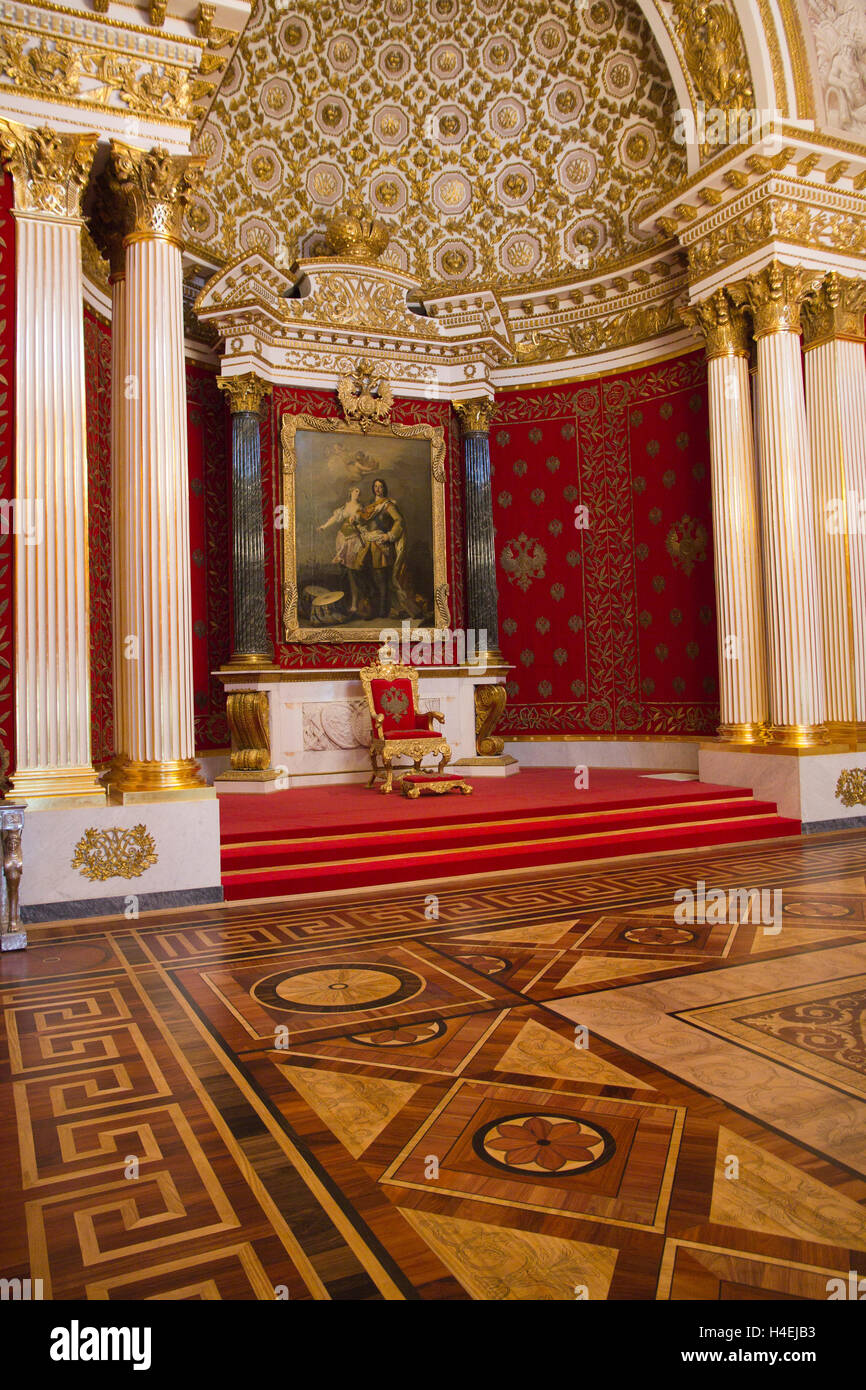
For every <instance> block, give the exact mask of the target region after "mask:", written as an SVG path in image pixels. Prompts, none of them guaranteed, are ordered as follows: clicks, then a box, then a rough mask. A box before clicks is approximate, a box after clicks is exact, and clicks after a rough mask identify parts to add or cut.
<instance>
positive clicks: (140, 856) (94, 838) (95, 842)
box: [71, 825, 158, 882]
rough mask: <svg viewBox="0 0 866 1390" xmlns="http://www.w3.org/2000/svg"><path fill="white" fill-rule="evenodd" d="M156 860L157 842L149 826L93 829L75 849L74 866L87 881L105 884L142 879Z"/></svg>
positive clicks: (85, 833)
mask: <svg viewBox="0 0 866 1390" xmlns="http://www.w3.org/2000/svg"><path fill="white" fill-rule="evenodd" d="M157 860H158V855H157V852H156V843H155V841H154V839H153V836H152V835H151V834H150V833H149V832H148V829H147V826H146V825H134V826H132V828H131V829H129V830H124V829H121V828H120V827H112V828H110V829H107V830H97V829H96V827H95V826H91V827H90V829H88V830H85V832H84V834H83V835H82V837H81V839H80V840H79V841H78V844H77V845H76V846H75V854H74V856H73V859H72V865H71V867H72V868H73V869H78V871H79V873H81V874H83V875H84V877H85V878H89V879H93V880H94V881H98V882H104V881H105V880H106V879H107V878H140V877H141V875H142V874H143V873H144V871H145V869H149V868H151V866H152V865H153V864H156V862H157Z"/></svg>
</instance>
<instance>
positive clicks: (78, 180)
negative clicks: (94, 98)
mask: <svg viewBox="0 0 866 1390" xmlns="http://www.w3.org/2000/svg"><path fill="white" fill-rule="evenodd" d="M98 140H99V136H98V135H68V134H59V133H58V132H57V131H56V130H50V129H49V127H48V126H40V127H39V128H38V129H35V130H34V129H32V128H31V127H30V126H24V125H19V124H18V122H17V121H0V153H2V158H3V161H4V163H5V165H6V167H7V169H8V170H9V172H10V174H11V175H12V182H13V184H14V187H15V208H16V211H18V212H43V213H48V214H50V215H53V216H54V217H79V216H80V215H81V193H82V190H83V188H84V186H85V184H86V183H87V180H88V178H89V177H90V166H91V164H92V163H93V155H94V152H95V150H96V145H97V142H98Z"/></svg>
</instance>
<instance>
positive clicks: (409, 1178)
mask: <svg viewBox="0 0 866 1390" xmlns="http://www.w3.org/2000/svg"><path fill="white" fill-rule="evenodd" d="M682 1124H683V1112H682V1111H680V1110H679V1109H677V1108H676V1107H674V1106H668V1105H653V1104H648V1103H646V1102H636V1101H631V1100H613V1099H608V1098H606V1097H600V1096H579V1095H577V1096H576V1095H569V1094H567V1093H565V1092H563V1091H547V1090H536V1089H531V1088H529V1087H521V1086H507V1085H502V1086H496V1085H489V1084H484V1083H481V1082H473V1081H464V1082H458V1083H457V1084H456V1085H455V1086H454V1087H452V1089H451V1090H450V1091H449V1093H448V1094H447V1096H446V1097H445V1099H444V1101H443V1102H442V1104H441V1105H440V1106H439V1107H438V1109H437V1110H436V1112H435V1113H434V1116H433V1119H432V1122H431V1123H429V1124H427V1125H425V1126H423V1127H422V1129H421V1130H420V1131H419V1132H418V1133H417V1134H416V1135H414V1136H413V1138H412V1139H411V1140H410V1142H409V1143H408V1144H407V1145H406V1146H405V1148H404V1149H403V1151H402V1153H400V1154H399V1155H398V1156H397V1157H396V1158H395V1159H394V1160H393V1162H392V1163H391V1164H390V1165H389V1167H388V1168H387V1170H386V1171H385V1172H384V1173H383V1174H382V1176H381V1179H380V1181H382V1182H383V1183H386V1184H390V1185H395V1186H399V1187H409V1188H418V1189H419V1190H421V1191H425V1192H428V1193H429V1192H435V1194H436V1195H437V1196H442V1195H445V1194H448V1195H450V1196H454V1197H471V1198H472V1199H473V1200H474V1201H479V1202H490V1203H494V1204H505V1205H508V1206H515V1207H519V1208H523V1209H526V1210H537V1211H549V1212H558V1213H559V1214H560V1215H572V1216H590V1217H593V1218H594V1219H595V1220H597V1221H604V1222H614V1223H616V1224H622V1225H628V1226H639V1227H648V1228H650V1229H657V1230H661V1229H663V1226H664V1218H665V1213H666V1211H667V1203H668V1199H669V1196H670V1187H671V1181H672V1177H673V1170H674V1167H675V1165H676V1157H677V1152H678V1147H679V1139H680V1134H681V1131H682ZM431 1157H435V1158H436V1159H437V1160H438V1177H437V1178H436V1180H435V1181H433V1182H431V1181H430V1179H429V1177H428V1173H429V1160H430V1158H431Z"/></svg>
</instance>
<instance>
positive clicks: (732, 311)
mask: <svg viewBox="0 0 866 1390" xmlns="http://www.w3.org/2000/svg"><path fill="white" fill-rule="evenodd" d="M737 298H739V296H737ZM679 312H680V318H681V319H682V321H683V323H685V324H687V325H688V327H689V328H693V329H694V330H695V332H696V333H699V334H700V336H701V337H702V338H703V340H704V345H705V347H706V351H707V361H708V362H709V361H711V360H712V358H714V357H748V355H749V325H748V323H747V321H746V316H745V314H744V313H743V309H742V306H741V304H740V303H738V302H735V298H734V297H733V296H732V295H731V294H730V293H729V292H728V290H726V289H721V290H716V292H715V293H714V294H711V295H710V296H709V298H708V299H702V300H701V302H700V303H699V304H690V305H689V306H688V307H687V308H684V309H680V311H679Z"/></svg>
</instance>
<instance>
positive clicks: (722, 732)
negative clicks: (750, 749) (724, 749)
mask: <svg viewBox="0 0 866 1390" xmlns="http://www.w3.org/2000/svg"><path fill="white" fill-rule="evenodd" d="M718 736H719V738H720V739H724V741H725V743H765V742H766V740H767V737H768V730H767V726H766V724H720V725H719V730H718Z"/></svg>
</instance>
